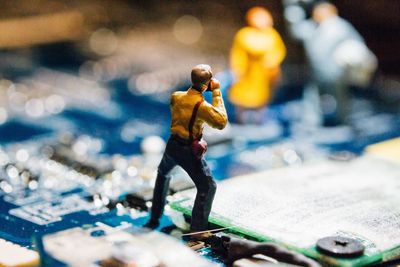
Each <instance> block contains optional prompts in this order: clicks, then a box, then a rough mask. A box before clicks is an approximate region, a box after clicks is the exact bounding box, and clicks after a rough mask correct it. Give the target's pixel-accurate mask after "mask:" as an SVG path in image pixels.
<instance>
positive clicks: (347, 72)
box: [285, 1, 377, 125]
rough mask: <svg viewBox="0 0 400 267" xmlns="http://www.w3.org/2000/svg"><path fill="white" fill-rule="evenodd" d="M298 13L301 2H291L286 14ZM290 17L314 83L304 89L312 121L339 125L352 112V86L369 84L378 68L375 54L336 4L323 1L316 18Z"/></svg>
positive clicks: (318, 5)
mask: <svg viewBox="0 0 400 267" xmlns="http://www.w3.org/2000/svg"><path fill="white" fill-rule="evenodd" d="M290 10H293V11H294V10H296V11H297V12H293V13H292V14H294V13H295V14H298V11H299V10H302V9H301V7H300V5H298V6H297V5H289V6H288V7H286V11H285V13H286V14H291V12H288V11H290ZM304 14H305V12H304ZM304 18H305V15H304V16H303V18H301V16H298V15H296V16H293V17H290V16H289V17H287V20H288V22H289V23H290V30H291V34H292V35H293V37H294V38H296V39H299V40H301V41H303V43H304V48H305V52H306V56H307V58H308V60H309V63H310V67H311V74H312V83H311V84H310V85H309V86H307V88H306V89H305V92H304V98H305V104H306V110H314V113H317V115H316V116H313V115H311V114H310V115H311V117H313V119H311V120H312V121H311V124H316V125H319V124H324V125H337V124H342V123H344V122H345V120H346V116H347V114H348V113H349V87H350V85H358V86H364V87H365V86H367V85H368V84H369V82H370V80H371V77H372V74H373V73H374V72H375V70H376V67H377V60H376V57H375V56H374V54H373V53H372V52H371V51H370V50H369V49H368V48H367V47H366V45H365V42H364V40H363V38H362V37H361V35H360V34H359V33H358V32H357V31H356V29H354V27H353V26H352V25H351V24H350V23H349V22H348V21H346V20H344V19H343V18H340V17H339V16H338V11H337V9H336V7H335V6H334V5H333V4H331V3H329V2H327V1H319V2H317V3H315V4H314V6H313V9H312V19H311V20H305V19H304Z"/></svg>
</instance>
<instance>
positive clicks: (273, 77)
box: [229, 7, 286, 109]
mask: <svg viewBox="0 0 400 267" xmlns="http://www.w3.org/2000/svg"><path fill="white" fill-rule="evenodd" d="M246 20H247V24H248V26H247V27H244V28H242V29H241V30H240V31H239V32H238V33H237V34H236V36H235V38H234V41H233V46H232V50H231V55H230V63H231V69H232V71H233V72H234V75H235V77H236V84H234V85H233V87H232V88H231V89H230V91H229V99H230V101H231V102H232V103H233V104H234V105H236V106H237V107H238V108H239V109H259V108H262V107H263V106H265V105H267V104H268V102H269V101H270V98H271V95H272V92H271V91H272V90H271V87H273V85H274V83H275V82H276V81H277V80H278V79H279V76H280V64H281V62H282V61H283V59H284V58H285V55H286V48H285V45H284V44H283V41H282V39H281V36H280V35H279V33H278V32H277V31H276V30H275V29H274V28H273V27H272V26H273V19H272V16H271V14H270V13H269V12H268V11H267V10H266V9H265V8H262V7H253V8H251V9H250V10H249V11H248V12H247V14H246Z"/></svg>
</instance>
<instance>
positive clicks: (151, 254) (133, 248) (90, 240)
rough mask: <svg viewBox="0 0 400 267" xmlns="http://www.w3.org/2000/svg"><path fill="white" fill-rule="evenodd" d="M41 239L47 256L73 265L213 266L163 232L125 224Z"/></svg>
mask: <svg viewBox="0 0 400 267" xmlns="http://www.w3.org/2000/svg"><path fill="white" fill-rule="evenodd" d="M41 242H42V244H43V248H44V251H45V252H46V254H48V255H49V256H50V257H51V258H53V259H56V260H58V261H61V262H62V263H64V264H67V265H74V266H104V267H111V266H138V267H156V266H166V267H168V266H171V267H172V266H173V267H179V266H181V267H186V266H189V265H190V266H194V267H211V266H216V265H215V264H213V263H211V262H208V261H206V260H205V259H202V258H201V257H200V256H198V255H197V254H195V253H194V252H193V251H191V250H190V249H189V248H187V247H185V246H184V245H183V244H181V243H180V242H179V241H177V240H174V239H173V238H171V237H168V236H167V235H165V234H162V233H159V232H155V231H142V230H139V229H137V228H133V227H132V225H130V224H128V223H123V224H121V225H119V226H117V227H111V226H108V225H106V224H103V223H96V225H94V226H92V227H86V228H78V227H76V228H71V229H67V230H64V231H60V232H57V233H53V234H48V235H45V236H44V237H43V238H42V240H41ZM71 255H73V257H71ZM46 260H49V259H46Z"/></svg>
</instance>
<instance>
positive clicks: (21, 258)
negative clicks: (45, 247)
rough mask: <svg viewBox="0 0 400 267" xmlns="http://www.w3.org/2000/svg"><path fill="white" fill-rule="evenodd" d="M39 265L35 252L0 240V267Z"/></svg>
mask: <svg viewBox="0 0 400 267" xmlns="http://www.w3.org/2000/svg"><path fill="white" fill-rule="evenodd" d="M38 265H39V255H38V253H37V252H36V251H33V250H30V249H27V248H24V247H21V246H19V245H17V244H14V243H11V242H9V241H6V240H4V239H1V238H0V267H34V266H38Z"/></svg>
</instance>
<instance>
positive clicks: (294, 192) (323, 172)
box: [172, 156, 400, 265]
mask: <svg viewBox="0 0 400 267" xmlns="http://www.w3.org/2000/svg"><path fill="white" fill-rule="evenodd" d="M378 177H379V178H378ZM399 177H400V167H399V166H398V165H397V164H394V163H392V162H390V161H385V160H382V159H380V158H377V157H373V156H364V157H361V158H358V159H355V160H353V161H350V162H337V161H335V162H331V161H326V162H322V163H318V164H309V165H306V166H303V167H290V168H282V169H277V170H271V171H267V172H261V173H257V174H252V175H247V176H241V177H237V178H233V179H230V180H226V181H223V182H221V183H220V184H219V186H218V191H219V194H218V195H217V196H216V199H215V204H214V205H213V212H212V214H211V217H210V222H212V223H214V224H217V225H220V226H222V227H230V228H233V229H234V230H235V231H238V232H240V233H242V234H244V235H247V236H251V237H253V238H257V239H258V240H274V241H275V242H279V243H281V244H282V243H283V244H286V245H287V246H289V247H291V248H294V249H296V250H298V251H301V252H302V253H304V254H306V255H308V256H312V257H315V258H317V259H321V260H323V261H326V262H329V264H331V265H343V264H345V265H363V264H368V263H373V262H375V261H376V259H378V258H382V259H384V260H390V259H391V258H392V257H394V256H395V255H397V254H396V251H398V250H397V249H396V248H398V247H399V244H400V234H399V231H397V229H398V224H399V223H400V219H399V218H400V217H399V214H400V209H399V208H398V202H399V197H398V187H399V186H400V181H399V179H398V178H399ZM179 195H180V196H181V198H180V200H177V201H176V202H173V203H172V208H174V209H176V210H179V211H182V212H184V213H186V214H190V210H191V207H192V203H193V196H194V194H193V191H188V192H185V193H180V194H179ZM328 236H343V237H348V238H352V239H357V240H358V241H359V242H361V243H362V245H363V246H365V251H364V253H363V256H361V257H356V258H353V259H341V258H335V257H329V256H322V255H321V254H319V253H317V252H316V250H315V245H316V243H317V241H318V240H319V239H321V238H324V237H328Z"/></svg>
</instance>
